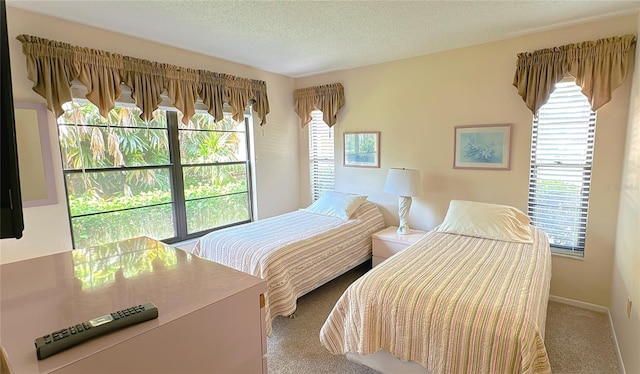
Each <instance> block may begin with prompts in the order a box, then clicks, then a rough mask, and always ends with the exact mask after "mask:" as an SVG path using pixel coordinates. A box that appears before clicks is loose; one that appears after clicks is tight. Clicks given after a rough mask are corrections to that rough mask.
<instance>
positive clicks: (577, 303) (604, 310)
mask: <svg viewBox="0 0 640 374" xmlns="http://www.w3.org/2000/svg"><path fill="white" fill-rule="evenodd" d="M549 300H550V301H556V302H558V303H562V304H568V305H572V306H575V307H577V308H582V309H587V310H592V311H594V312H599V313H609V308H607V307H606V306H602V305H597V304H591V303H587V302H584V301H580V300H574V299H567V298H566V297H560V296H553V295H549Z"/></svg>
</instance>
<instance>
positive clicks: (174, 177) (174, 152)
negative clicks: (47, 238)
mask: <svg viewBox="0 0 640 374" xmlns="http://www.w3.org/2000/svg"><path fill="white" fill-rule="evenodd" d="M74 102H76V103H81V104H85V103H86V104H89V105H93V104H91V103H90V102H89V101H88V100H86V99H76V98H74ZM131 106H132V105H131V104H130V103H127V102H126V101H123V102H120V101H119V102H116V107H131ZM158 109H159V110H164V111H165V116H166V123H167V127H166V129H164V128H155V127H149V129H162V130H165V131H166V132H167V143H168V163H167V164H162V165H144V166H139V165H136V166H121V167H102V168H82V169H66V168H65V163H64V160H63V157H64V156H63V152H62V144H61V143H60V135H59V133H60V130H59V129H60V126H61V125H62V124H59V123H58V120H57V119H56V128H57V130H58V146H59V147H60V150H61V152H60V156H61V160H60V162H61V164H60V165H61V168H62V175H63V184H64V189H65V198H66V202H67V216H68V217H69V226H70V232H71V242H72V247H73V248H77V247H76V244H77V243H76V237H75V236H76V235H74V228H73V220H72V219H73V218H75V217H81V216H75V217H74V216H72V211H71V204H70V203H69V191H68V186H67V181H66V180H67V175H69V174H77V173H83V172H85V170H86V171H89V170H90V172H113V171H123V170H126V171H128V170H143V169H145V170H148V169H167V170H168V173H169V180H170V183H171V185H170V187H169V188H170V190H171V201H170V202H169V204H170V205H171V212H172V214H173V219H172V221H173V236H171V237H169V238H161V239H159V240H161V241H162V242H164V243H167V244H172V243H177V242H182V241H186V240H191V239H194V238H198V237H200V236H203V235H205V234H207V233H209V232H212V231H216V230H220V229H223V228H226V227H231V226H236V225H241V224H245V223H248V222H252V221H253V220H254V213H253V209H254V202H255V194H254V188H253V183H254V178H255V176H254V173H253V155H252V149H253V148H252V145H253V141H254V139H253V132H252V131H250V129H251V118H250V116H251V112H250V109H247V110H245V113H244V120H243V122H242V128H243V129H244V134H245V140H244V148H245V150H244V151H245V152H246V160H244V161H225V162H204V163H199V164H198V163H195V164H194V163H183V162H182V160H181V154H180V152H181V149H180V142H179V137H180V130H181V129H180V126H179V125H180V123H179V116H178V110H177V109H176V108H174V107H166V106H161V107H159V108H158ZM198 114H205V115H208V116H209V115H210V114H208V113H206V112H205V111H202V110H198ZM225 114H230V112H227V111H226V110H225ZM69 125H72V124H69ZM91 126H95V125H91ZM100 127H108V126H107V125H104V126H102V125H101V126H100ZM140 129H145V128H144V127H142V128H140ZM183 130H184V129H183ZM203 131H221V130H203ZM232 164H233V165H244V166H245V170H246V172H245V178H246V180H245V184H246V192H245V191H243V192H234V193H230V194H227V195H219V196H228V195H233V194H240V193H242V194H246V195H247V200H246V204H247V217H248V218H247V219H246V220H240V221H236V222H232V223H229V224H224V225H220V226H215V227H211V228H208V229H205V230H200V231H197V232H192V233H189V232H188V224H187V223H188V221H187V201H189V200H187V198H186V196H185V186H184V178H183V173H184V168H185V167H198V166H219V165H232ZM216 197H217V196H216ZM208 198H210V197H208ZM203 199H204V198H203ZM195 200H198V199H195ZM162 204H164V203H162ZM157 205H159V204H151V205H145V206H139V207H128V208H126V209H123V211H126V210H133V209H138V208H146V207H152V206H157ZM116 211H117V210H113V211H105V212H95V213H91V214H86V215H82V216H87V215H98V214H109V213H111V212H116ZM123 240H124V239H123ZM99 244H102V243H95V244H93V245H99Z"/></svg>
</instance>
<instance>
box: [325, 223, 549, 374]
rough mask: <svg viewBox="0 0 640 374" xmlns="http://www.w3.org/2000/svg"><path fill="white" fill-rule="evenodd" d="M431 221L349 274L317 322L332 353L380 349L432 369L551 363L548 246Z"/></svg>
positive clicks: (541, 368) (542, 238) (537, 367)
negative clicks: (422, 231)
mask: <svg viewBox="0 0 640 374" xmlns="http://www.w3.org/2000/svg"><path fill="white" fill-rule="evenodd" d="M533 235H534V242H533V244H519V243H509V242H502V241H495V240H488V239H480V238H473V237H467V236H460V235H453V234H445V233H439V232H435V231H432V232H430V233H428V234H427V235H426V236H425V237H424V238H423V239H421V240H420V241H418V242H417V243H415V244H413V245H411V246H410V247H408V248H407V249H405V250H404V251H402V252H400V253H398V254H396V255H394V256H392V257H391V258H389V259H388V260H386V261H385V262H383V263H382V264H380V265H379V266H377V267H375V268H374V269H372V270H371V271H370V272H368V273H367V274H365V275H364V276H362V277H361V278H360V279H358V280H357V281H356V282H354V283H353V284H352V285H351V286H349V288H348V289H347V290H346V291H345V292H344V294H343V295H342V296H341V298H340V299H339V300H338V302H337V304H336V305H335V307H334V309H333V310H332V312H331V314H330V315H329V317H328V318H327V320H326V322H325V324H324V326H323V327H322V329H321V331H320V341H321V342H322V344H323V345H324V346H325V347H326V348H327V349H328V350H329V351H330V352H332V353H334V354H345V353H347V352H354V353H358V354H361V355H368V354H372V353H375V352H377V351H378V350H381V349H384V350H386V351H388V352H390V353H391V354H392V355H393V356H395V357H397V358H399V359H401V360H404V361H416V362H418V363H420V364H421V365H422V366H424V367H426V368H427V369H428V370H429V371H430V372H433V373H547V372H550V371H551V369H550V365H549V360H548V357H547V353H546V349H545V346H544V328H545V320H546V311H547V302H548V298H549V284H550V280H551V253H550V250H549V244H548V241H547V237H546V235H545V234H544V233H542V232H541V231H539V230H537V229H535V228H533Z"/></svg>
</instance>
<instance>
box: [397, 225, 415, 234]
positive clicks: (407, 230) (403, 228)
mask: <svg viewBox="0 0 640 374" xmlns="http://www.w3.org/2000/svg"><path fill="white" fill-rule="evenodd" d="M396 232H397V233H398V235H408V234H411V229H410V228H409V226H400V227H398V230H397V231H396Z"/></svg>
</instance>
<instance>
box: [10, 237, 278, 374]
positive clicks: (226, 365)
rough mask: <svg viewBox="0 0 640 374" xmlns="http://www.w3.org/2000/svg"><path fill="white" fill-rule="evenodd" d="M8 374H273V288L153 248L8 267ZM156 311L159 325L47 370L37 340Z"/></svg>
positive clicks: (89, 346)
mask: <svg viewBox="0 0 640 374" xmlns="http://www.w3.org/2000/svg"><path fill="white" fill-rule="evenodd" d="M0 276H1V280H2V282H1V291H2V294H1V301H2V305H1V315H2V330H1V332H0V346H1V347H2V356H3V357H2V365H0V367H1V368H2V369H0V371H2V372H9V373H12V374H21V373H76V374H77V373H84V374H86V373H92V374H96V373H131V374H133V373H136V374H139V373H205V372H206V373H224V374H230V373H266V372H267V365H266V336H265V323H264V307H263V303H264V301H263V299H262V294H263V293H264V292H265V290H266V281H264V280H263V279H260V278H257V277H253V276H251V275H249V274H245V273H242V272H240V271H237V270H234V269H231V268H229V267H226V266H223V265H220V264H217V263H215V262H211V261H208V260H205V259H202V258H199V257H196V256H194V255H192V254H190V253H187V252H184V251H182V250H180V249H177V248H173V247H170V246H168V245H165V244H163V243H161V242H158V241H155V240H153V239H149V238H136V239H132V240H128V241H123V242H118V243H113V244H111V245H104V246H99V247H94V248H91V249H78V250H74V251H69V252H65V253H60V254H55V255H50V256H43V257H38V258H33V259H30V260H26V261H19V262H15V263H9V264H4V265H2V266H1V268H0ZM149 301H150V302H152V303H154V304H155V305H156V306H157V307H158V318H157V319H153V320H150V321H146V322H142V323H140V324H136V325H133V326H129V327H126V328H124V329H121V330H118V331H115V332H113V333H110V334H107V335H102V336H99V337H97V338H94V339H91V340H88V341H86V342H84V343H81V344H80V345H77V346H75V347H72V348H70V349H68V350H65V351H62V352H60V353H58V354H55V355H53V356H51V357H48V358H46V359H44V360H40V361H39V360H38V359H37V357H36V350H35V347H34V339H35V338H37V337H41V336H43V335H45V334H48V333H50V332H53V331H56V330H59V329H62V328H65V327H68V326H71V325H75V324H77V323H81V322H83V321H87V320H89V319H92V318H95V317H99V316H103V315H105V314H108V313H110V312H113V311H117V310H122V309H124V308H127V307H130V306H133V305H138V304H142V303H145V302H149Z"/></svg>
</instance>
